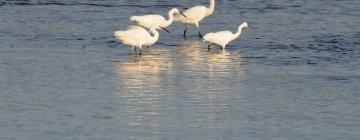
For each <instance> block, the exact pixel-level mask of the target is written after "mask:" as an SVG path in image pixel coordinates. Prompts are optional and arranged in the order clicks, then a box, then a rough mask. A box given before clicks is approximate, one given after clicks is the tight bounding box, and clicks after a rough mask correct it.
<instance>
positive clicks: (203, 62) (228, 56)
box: [177, 41, 245, 78]
mask: <svg viewBox="0 0 360 140" xmlns="http://www.w3.org/2000/svg"><path fill="white" fill-rule="evenodd" d="M177 53H179V54H180V55H181V56H182V57H181V58H182V59H183V62H184V65H186V66H187V68H190V69H193V70H194V71H196V70H199V71H207V72H208V76H209V78H212V77H213V76H216V75H218V76H229V74H231V73H234V72H235V73H237V76H241V75H244V74H245V70H244V69H243V68H242V67H241V62H242V56H241V54H240V53H230V52H228V51H226V50H216V49H214V50H211V51H207V49H206V46H205V45H204V44H203V43H202V42H200V41H183V42H181V46H180V47H179V48H178V49H177Z"/></svg>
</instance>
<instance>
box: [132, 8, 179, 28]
mask: <svg viewBox="0 0 360 140" xmlns="http://www.w3.org/2000/svg"><path fill="white" fill-rule="evenodd" d="M174 14H180V15H183V16H185V15H184V14H182V13H181V12H180V10H179V9H177V8H173V9H171V10H170V11H169V19H168V20H166V19H165V18H164V17H163V16H161V15H143V16H132V17H130V20H131V21H133V22H136V23H137V24H138V25H140V26H142V27H144V28H147V29H150V28H151V27H156V29H163V30H165V31H167V32H169V31H168V30H167V29H166V27H168V26H169V25H171V24H172V23H173V21H174Z"/></svg>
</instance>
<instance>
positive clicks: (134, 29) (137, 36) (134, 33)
mask: <svg viewBox="0 0 360 140" xmlns="http://www.w3.org/2000/svg"><path fill="white" fill-rule="evenodd" d="M114 36H115V37H116V38H118V39H120V40H124V39H133V40H144V39H145V38H147V37H149V36H150V33H149V32H148V31H147V30H146V29H144V28H142V27H140V26H129V27H128V29H127V30H125V31H116V32H115V33H114Z"/></svg>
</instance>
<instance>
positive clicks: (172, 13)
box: [169, 8, 186, 17]
mask: <svg viewBox="0 0 360 140" xmlns="http://www.w3.org/2000/svg"><path fill="white" fill-rule="evenodd" d="M169 13H170V14H171V15H174V14H180V15H182V16H184V17H186V16H185V15H184V14H183V13H182V12H181V11H180V10H179V9H178V8H173V9H171V10H170V12H169Z"/></svg>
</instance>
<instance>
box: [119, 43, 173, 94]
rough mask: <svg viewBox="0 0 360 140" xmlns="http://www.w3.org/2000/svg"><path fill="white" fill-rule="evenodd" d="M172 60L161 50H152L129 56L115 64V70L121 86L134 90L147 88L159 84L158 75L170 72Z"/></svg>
mask: <svg viewBox="0 0 360 140" xmlns="http://www.w3.org/2000/svg"><path fill="white" fill-rule="evenodd" d="M171 69H172V62H171V61H170V58H169V57H168V56H167V54H166V53H162V51H161V50H155V51H152V52H151V53H150V54H147V55H143V56H142V57H130V58H129V60H127V61H125V62H124V61H123V62H120V63H118V64H117V66H116V68H115V71H116V74H117V75H118V76H119V77H120V81H121V85H122V87H125V88H127V89H134V90H141V89H142V90H149V89H152V88H156V87H159V86H160V83H161V78H160V76H161V75H162V73H163V74H166V73H170V72H171Z"/></svg>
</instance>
